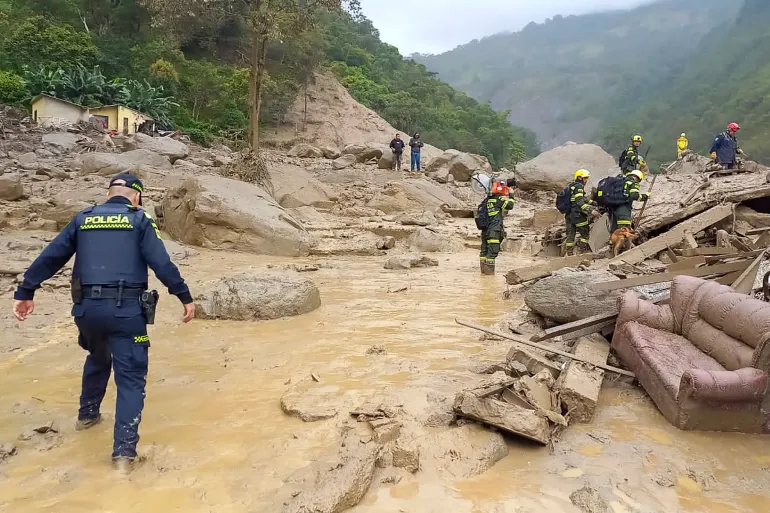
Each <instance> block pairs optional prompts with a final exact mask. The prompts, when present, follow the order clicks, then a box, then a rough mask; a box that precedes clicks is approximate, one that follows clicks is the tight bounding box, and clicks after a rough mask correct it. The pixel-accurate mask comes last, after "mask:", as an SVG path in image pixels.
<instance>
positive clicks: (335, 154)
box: [319, 145, 341, 160]
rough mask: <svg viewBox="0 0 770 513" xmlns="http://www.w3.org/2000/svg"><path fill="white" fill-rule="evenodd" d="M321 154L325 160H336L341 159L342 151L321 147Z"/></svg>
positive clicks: (331, 147) (330, 147) (332, 147)
mask: <svg viewBox="0 0 770 513" xmlns="http://www.w3.org/2000/svg"><path fill="white" fill-rule="evenodd" d="M319 149H320V150H321V152H322V153H323V154H324V158H327V159H330V160H334V159H336V158H339V156H340V155H341V153H340V150H339V149H338V148H336V147H334V146H328V145H327V146H321V147H320V148H319Z"/></svg>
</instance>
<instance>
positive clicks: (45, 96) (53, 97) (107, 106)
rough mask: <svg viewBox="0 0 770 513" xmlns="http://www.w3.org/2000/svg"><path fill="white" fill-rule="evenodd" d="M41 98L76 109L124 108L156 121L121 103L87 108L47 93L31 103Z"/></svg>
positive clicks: (33, 99) (38, 96)
mask: <svg viewBox="0 0 770 513" xmlns="http://www.w3.org/2000/svg"><path fill="white" fill-rule="evenodd" d="M40 98H50V99H52V100H56V101H57V102H62V103H67V104H69V105H74V106H75V107H79V108H81V109H83V110H96V109H109V108H111V107H123V108H124V109H128V110H130V111H131V112H136V113H137V114H139V115H140V116H142V117H144V118H146V119H148V120H150V121H155V119H153V117H152V116H150V115H149V114H145V113H144V112H142V111H139V110H136V109H132V108H131V107H127V106H125V105H121V104H119V103H114V104H112V105H102V106H101V107H85V106H83V105H80V104H79V103H75V102H71V101H69V100H62V99H61V98H57V97H56V96H51V95H50V94H45V93H40V94H39V95H37V96H35V97H34V98H32V101H31V102H30V103H35V102H36V101H38V100H39V99H40Z"/></svg>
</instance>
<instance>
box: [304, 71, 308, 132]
mask: <svg viewBox="0 0 770 513" xmlns="http://www.w3.org/2000/svg"><path fill="white" fill-rule="evenodd" d="M308 82H309V80H308V79H305V112H304V116H303V119H302V132H303V133H305V132H307V87H308Z"/></svg>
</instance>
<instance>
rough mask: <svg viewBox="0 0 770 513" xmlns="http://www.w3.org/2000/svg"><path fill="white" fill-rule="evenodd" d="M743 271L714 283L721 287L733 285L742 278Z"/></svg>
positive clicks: (717, 279) (725, 276) (727, 275)
mask: <svg viewBox="0 0 770 513" xmlns="http://www.w3.org/2000/svg"><path fill="white" fill-rule="evenodd" d="M741 274H743V271H735V272H734V273H730V274H725V275H724V276H722V277H720V278H716V279H715V280H714V281H715V282H717V283H719V284H720V285H732V284H733V282H734V281H735V280H737V279H738V278H740V277H741Z"/></svg>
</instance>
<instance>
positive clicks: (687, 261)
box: [666, 256, 706, 272]
mask: <svg viewBox="0 0 770 513" xmlns="http://www.w3.org/2000/svg"><path fill="white" fill-rule="evenodd" d="M705 263H706V257H704V256H697V257H692V258H683V259H682V260H680V261H679V262H677V263H675V264H670V265H667V266H666V271H670V272H672V271H684V270H685V269H694V268H696V267H698V266H699V265H703V264H705Z"/></svg>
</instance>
